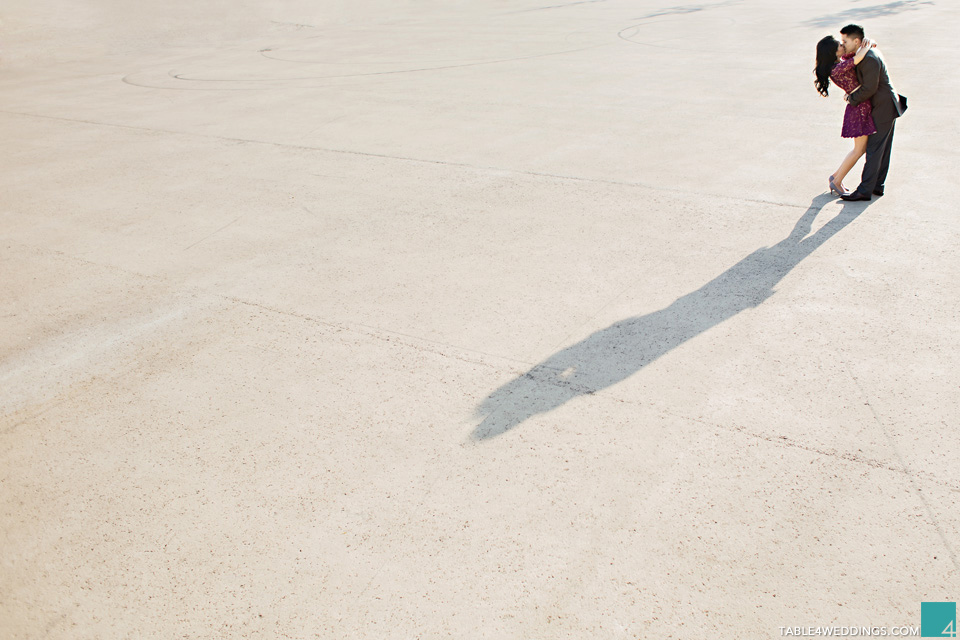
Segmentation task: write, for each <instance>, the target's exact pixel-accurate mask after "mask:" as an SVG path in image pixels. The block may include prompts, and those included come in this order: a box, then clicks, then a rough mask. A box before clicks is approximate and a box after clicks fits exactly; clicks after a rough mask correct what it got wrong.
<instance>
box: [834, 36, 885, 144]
mask: <svg viewBox="0 0 960 640" xmlns="http://www.w3.org/2000/svg"><path fill="white" fill-rule="evenodd" d="M830 79H831V80H833V81H834V83H835V84H836V85H837V86H838V87H840V88H841V89H843V90H844V91H845V92H847V93H850V92H851V91H853V90H854V89H856V88H857V87H859V86H860V81H859V80H857V65H856V64H854V62H853V55H852V54H851V55H849V56H843V59H842V60H840V62H838V63H837V64H835V65H834V66H833V70H832V71H831V72H830ZM872 112H873V108H872V107H871V106H870V101H869V100H864V101H863V102H861V103H860V104H858V105H857V106H853V105H852V104H848V105H847V110H846V111H845V112H844V114H843V131H841V132H840V135H841V136H843V137H844V138H859V137H860V136H869V135H873V134H874V133H876V132H877V128H876V126H874V124H873V115H872Z"/></svg>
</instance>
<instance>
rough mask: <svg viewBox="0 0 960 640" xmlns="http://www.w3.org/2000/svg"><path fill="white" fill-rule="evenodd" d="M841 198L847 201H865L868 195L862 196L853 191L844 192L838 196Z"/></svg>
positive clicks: (868, 197)
mask: <svg viewBox="0 0 960 640" xmlns="http://www.w3.org/2000/svg"><path fill="white" fill-rule="evenodd" d="M840 199H841V200H846V201H847V202H866V201H867V200H869V199H870V196H863V195H860V194H859V193H857V192H856V191H854V192H853V193H845V194H843V195H842V196H840Z"/></svg>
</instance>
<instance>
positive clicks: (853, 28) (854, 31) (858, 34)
mask: <svg viewBox="0 0 960 640" xmlns="http://www.w3.org/2000/svg"><path fill="white" fill-rule="evenodd" d="M840 33H842V34H843V35H845V36H850V37H851V38H859V39H860V40H863V38H864V36H863V27H861V26H860V25H858V24H848V25H847V26H845V27H844V28H843V29H840Z"/></svg>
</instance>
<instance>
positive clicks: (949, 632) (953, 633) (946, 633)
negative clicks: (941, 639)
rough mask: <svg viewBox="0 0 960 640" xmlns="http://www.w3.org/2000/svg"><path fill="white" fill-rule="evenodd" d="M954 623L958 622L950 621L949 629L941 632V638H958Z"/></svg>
mask: <svg viewBox="0 0 960 640" xmlns="http://www.w3.org/2000/svg"><path fill="white" fill-rule="evenodd" d="M954 622H956V620H951V621H950V624H948V625H947V628H946V629H944V630H943V631H942V632H940V635H941V636H949V637H951V638H956V637H957V630H956V629H954V628H953V623H954Z"/></svg>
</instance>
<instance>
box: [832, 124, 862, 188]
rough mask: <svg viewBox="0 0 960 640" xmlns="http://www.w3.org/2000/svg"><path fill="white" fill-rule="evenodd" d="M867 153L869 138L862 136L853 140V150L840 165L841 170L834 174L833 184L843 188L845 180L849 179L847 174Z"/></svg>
mask: <svg viewBox="0 0 960 640" xmlns="http://www.w3.org/2000/svg"><path fill="white" fill-rule="evenodd" d="M866 152H867V136H860V137H857V138H854V139H853V150H852V151H851V152H850V153H848V154H847V157H846V158H844V159H843V162H841V163H840V168H839V169H837V171H836V172H835V173H834V174H833V183H834V184H835V185H837V186H838V187H840V188H843V179H844V178H846V177H847V174H848V173H850V169H853V165H855V164H857V160H859V159H860V156H862V155H863V154H864V153H866Z"/></svg>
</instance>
